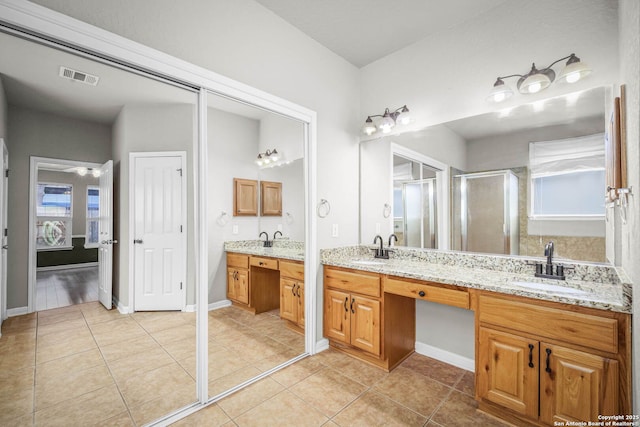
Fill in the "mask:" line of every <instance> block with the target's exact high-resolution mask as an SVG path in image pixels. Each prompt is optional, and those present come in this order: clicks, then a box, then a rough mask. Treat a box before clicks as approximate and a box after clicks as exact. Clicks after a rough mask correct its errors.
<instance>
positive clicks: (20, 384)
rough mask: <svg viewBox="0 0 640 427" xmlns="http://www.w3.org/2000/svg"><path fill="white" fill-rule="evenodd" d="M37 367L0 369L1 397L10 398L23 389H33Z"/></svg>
mask: <svg viewBox="0 0 640 427" xmlns="http://www.w3.org/2000/svg"><path fill="white" fill-rule="evenodd" d="M34 380H35V367H34V366H28V367H26V368H20V369H6V370H0V384H1V385H2V387H0V399H2V398H5V399H8V398H10V397H11V395H12V394H14V393H16V392H19V391H22V390H28V389H31V390H33V384H34Z"/></svg>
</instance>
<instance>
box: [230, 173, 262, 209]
mask: <svg viewBox="0 0 640 427" xmlns="http://www.w3.org/2000/svg"><path fill="white" fill-rule="evenodd" d="M257 215H258V181H256V180H253V179H241V178H233V216H257Z"/></svg>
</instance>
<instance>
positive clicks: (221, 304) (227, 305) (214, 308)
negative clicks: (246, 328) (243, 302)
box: [209, 299, 231, 311]
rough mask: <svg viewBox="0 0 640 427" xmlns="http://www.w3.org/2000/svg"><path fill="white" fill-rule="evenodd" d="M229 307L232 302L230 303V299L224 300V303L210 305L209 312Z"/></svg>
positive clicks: (218, 302)
mask: <svg viewBox="0 0 640 427" xmlns="http://www.w3.org/2000/svg"><path fill="white" fill-rule="evenodd" d="M229 306H231V301H229V300H228V299H223V300H222V301H216V302H212V303H211V304H209V311H211V310H218V309H220V308H224V307H229Z"/></svg>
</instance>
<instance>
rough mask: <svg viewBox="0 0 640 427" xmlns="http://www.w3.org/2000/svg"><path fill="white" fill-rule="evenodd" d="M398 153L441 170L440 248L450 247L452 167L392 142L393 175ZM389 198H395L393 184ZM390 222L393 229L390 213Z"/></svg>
mask: <svg viewBox="0 0 640 427" xmlns="http://www.w3.org/2000/svg"><path fill="white" fill-rule="evenodd" d="M394 154H398V155H399V156H402V157H406V158H408V159H410V160H416V161H419V162H421V163H424V164H425V165H427V166H433V167H434V168H436V169H439V170H440V171H439V172H436V181H437V187H438V190H437V195H436V199H437V203H438V207H437V215H438V249H440V250H447V249H449V240H450V224H449V220H450V218H449V203H450V201H449V194H450V188H449V187H450V183H451V176H450V175H451V169H450V166H449V165H447V164H446V163H442V162H441V161H439V160H436V159H434V158H432V157H429V156H427V155H424V154H422V153H418V152H417V151H413V150H411V149H409V148H407V147H403V146H402V145H399V144H396V143H393V142H392V143H391V156H390V157H391V161H390V168H391V175H390V176H392V177H393V155H394ZM390 197H391V198H390V199H389V200H393V185H391V195H390ZM389 222H390V224H389V225H390V227H391V228H390V230H393V215H389Z"/></svg>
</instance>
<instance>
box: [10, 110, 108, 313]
mask: <svg viewBox="0 0 640 427" xmlns="http://www.w3.org/2000/svg"><path fill="white" fill-rule="evenodd" d="M7 122H8V130H9V133H8V138H7V148H8V150H9V161H10V165H11V168H10V169H11V175H10V177H9V201H8V202H9V242H8V243H9V247H10V248H11V250H10V251H8V255H7V256H8V261H7V262H8V265H9V267H8V271H7V273H8V274H7V308H8V309H11V308H17V307H26V306H27V304H28V301H27V299H28V287H27V277H28V276H27V275H28V259H29V242H28V238H27V236H28V235H29V225H28V217H29V161H30V160H29V159H30V156H39V157H51V158H56V159H65V160H79V161H86V162H95V163H104V162H106V161H107V160H109V159H110V158H111V128H110V127H109V126H106V125H103V124H97V123H91V122H86V121H82V120H76V119H69V118H66V117H62V116H56V115H53V114H48V113H41V112H37V111H34V110H30V109H26V108H23V107H17V106H14V105H9V109H8V121H7Z"/></svg>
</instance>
